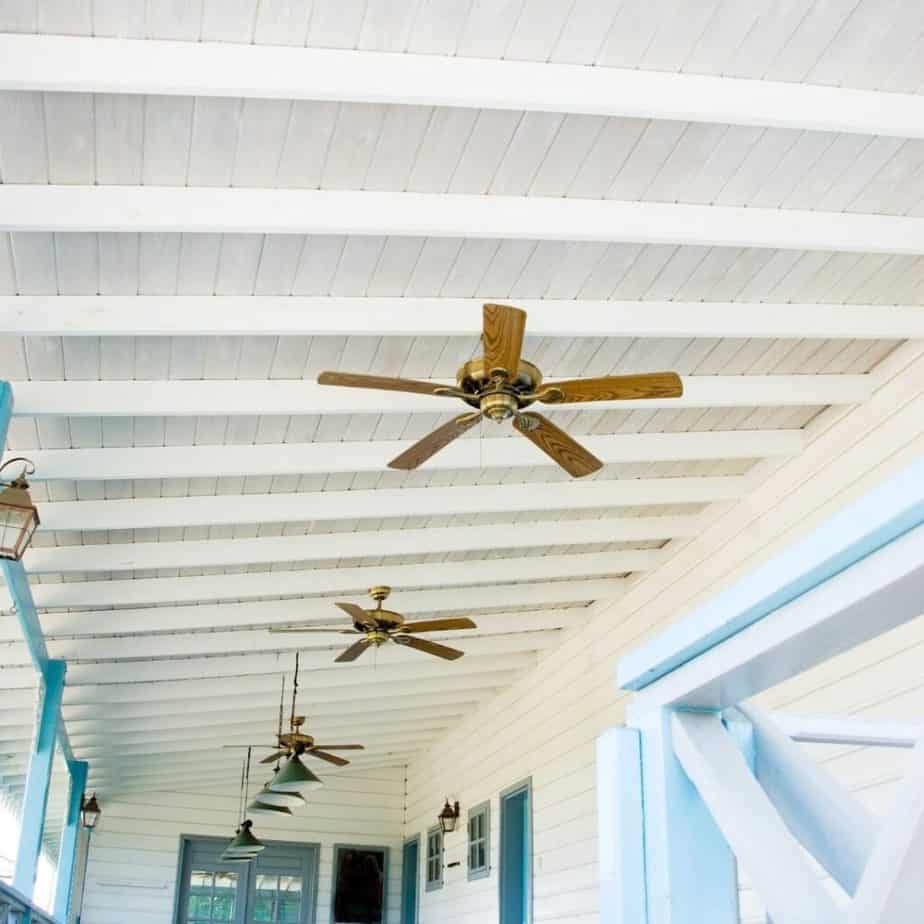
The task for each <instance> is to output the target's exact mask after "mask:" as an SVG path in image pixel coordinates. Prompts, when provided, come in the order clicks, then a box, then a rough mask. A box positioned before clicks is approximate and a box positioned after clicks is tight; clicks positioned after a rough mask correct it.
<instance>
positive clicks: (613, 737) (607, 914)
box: [597, 728, 648, 924]
mask: <svg viewBox="0 0 924 924" xmlns="http://www.w3.org/2000/svg"><path fill="white" fill-rule="evenodd" d="M641 748H642V744H641V734H640V733H639V731H638V730H637V729H635V728H611V729H609V731H606V732H604V733H603V734H602V735H601V736H600V737H599V738H597V818H598V830H599V835H598V840H599V857H600V920H602V921H606V922H607V924H645V922H646V921H647V920H648V908H647V904H648V897H647V892H648V890H647V887H646V884H645V828H644V825H645V810H644V803H643V800H642V750H641Z"/></svg>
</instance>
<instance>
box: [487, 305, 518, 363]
mask: <svg viewBox="0 0 924 924" xmlns="http://www.w3.org/2000/svg"><path fill="white" fill-rule="evenodd" d="M482 330H483V333H482V342H483V344H484V362H485V368H486V369H487V370H488V374H489V375H490V374H493V373H495V372H496V371H498V370H503V371H504V372H506V373H507V379H508V380H511V381H512V380H513V379H515V378H516V377H517V370H518V369H519V367H520V354H521V353H522V351H523V336H524V334H525V333H526V312H525V311H521V310H520V309H519V308H511V307H510V306H509V305H485V306H484V310H483V319H482Z"/></svg>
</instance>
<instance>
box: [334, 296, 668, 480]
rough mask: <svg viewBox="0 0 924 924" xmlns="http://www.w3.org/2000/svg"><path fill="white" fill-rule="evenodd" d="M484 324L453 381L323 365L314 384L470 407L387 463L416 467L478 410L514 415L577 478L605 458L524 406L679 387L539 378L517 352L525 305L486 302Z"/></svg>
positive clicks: (626, 378) (664, 375)
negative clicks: (475, 350)
mask: <svg viewBox="0 0 924 924" xmlns="http://www.w3.org/2000/svg"><path fill="white" fill-rule="evenodd" d="M482 330H483V332H482V336H481V341H482V346H483V348H484V356H480V357H477V358H476V359H472V360H469V362H467V363H466V364H465V365H464V366H462V368H461V369H459V371H458V372H457V373H456V385H455V386H454V387H453V386H447V385H438V384H435V383H433V382H419V381H415V380H413V379H399V378H389V377H386V376H378V375H360V374H353V373H348V372H322V373H321V374H320V375H319V376H318V384H320V385H340V386H344V387H346V388H377V389H382V390H384V391H407V392H414V393H416V394H424V395H436V396H438V397H449V398H458V399H459V400H461V401H464V402H465V404H467V405H468V406H469V407H471V408H474V409H475V410H473V411H469V412H467V413H465V414H461V415H460V416H458V417H455V418H453V419H452V420H450V421H449V422H448V423H445V424H443V426H441V427H439V428H438V429H436V430H434V431H433V432H432V433H431V434H429V435H428V436H425V437H424V438H423V439H422V440H420V441H419V442H417V443H415V444H414V445H413V446H411V447H410V448H409V449H406V450H405V451H404V452H402V453H401V454H400V455H399V456H397V457H396V458H394V459H392V460H391V462H389V463H388V465H389V467H390V468H397V469H402V470H405V471H407V470H411V469H415V468H417V467H418V466H420V465H422V464H423V463H424V462H426V461H427V460H428V459H430V458H432V457H433V456H434V455H436V453H437V452H439V451H440V450H441V449H443V448H445V447H446V446H448V445H449V444H450V443H451V442H452V441H453V440H455V439H457V438H458V437H460V436H462V434H463V433H465V432H466V431H468V430H470V429H471V428H472V427H474V426H475V424H477V423H479V421H480V420H481V419H482V417H487V418H488V419H489V420H493V421H495V423H500V422H501V421H503V420H509V419H510V418H511V417H512V418H513V426H514V429H516V430H517V431H518V432H519V433H522V434H523V436H525V437H526V438H527V439H528V440H530V441H532V442H533V443H534V444H535V445H536V446H538V447H539V449H541V450H542V451H543V452H544V453H546V454H547V455H548V456H550V457H551V458H552V459H553V460H554V461H555V462H556V463H558V464H559V465H560V466H561V467H562V468H563V469H565V471H567V472H568V474H570V475H572V476H574V477H575V478H580V477H582V476H584V475H590V474H591V473H592V472H595V471H597V470H598V469H599V468H601V466H602V465H603V463H602V462H601V461H600V460H599V459H598V458H597V457H596V456H594V455H593V454H592V453H590V452H588V451H587V450H586V449H585V448H584V447H583V446H581V445H580V443H578V442H576V441H575V440H573V439H572V438H571V437H570V436H568V434H567V433H565V432H564V430H562V429H560V428H559V427H557V426H555V424H553V423H552V421H550V420H549V419H548V418H546V417H544V416H543V415H542V414H539V413H537V412H536V411H525V410H524V408H527V407H529V406H530V405H531V404H533V403H535V402H536V401H538V402H540V403H541V404H578V403H585V402H590V401H630V400H637V399H642V398H679V397H680V396H681V395H682V394H683V383H682V382H681V380H680V376H679V375H677V373H675V372H650V373H645V374H642V375H611V376H606V377H603V378H592V379H567V380H565V381H560V382H548V383H543V381H542V373H541V372H540V371H539V369H538V368H537V367H536V366H534V365H533V364H532V363H530V362H527V361H526V360H525V359H522V358H521V355H520V354H521V352H522V350H523V337H524V335H525V332H526V312H525V311H522V310H521V309H519V308H511V307H509V306H507V305H493V304H488V305H485V306H484V311H483V325H482Z"/></svg>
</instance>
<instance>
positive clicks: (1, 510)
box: [0, 458, 39, 561]
mask: <svg viewBox="0 0 924 924" xmlns="http://www.w3.org/2000/svg"><path fill="white" fill-rule="evenodd" d="M15 462H21V463H22V472H21V473H20V474H19V475H18V476H17V477H16V478H14V479H13V480H12V481H4V480H2V478H0V488H2V490H0V558H9V559H12V560H13V561H21V560H22V557H23V555H24V554H25V552H26V549H27V548H28V547H29V543H30V542H31V541H32V536H33V535H34V533H35V530H36V529H37V528H38V525H39V515H38V510H36V508H35V504H33V503H32V498H31V497H30V495H29V482H28V481H26V475H31V474H33V472H35V466H34V465H33V464H32V463H31V462H30V461H29V460H28V459H23V458H16V459H9V460H8V461H6V462H4V463H3V465H0V472H2V471H3V469H5V468H6V467H7V466H8V465H13V464H14V463H15Z"/></svg>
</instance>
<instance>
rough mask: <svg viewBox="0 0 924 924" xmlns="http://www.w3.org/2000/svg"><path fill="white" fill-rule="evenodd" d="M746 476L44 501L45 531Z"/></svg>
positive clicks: (343, 511)
mask: <svg viewBox="0 0 924 924" xmlns="http://www.w3.org/2000/svg"><path fill="white" fill-rule="evenodd" d="M751 487H752V482H751V481H750V479H748V478H747V477H745V476H742V475H729V476H724V477H723V476H717V477H674V478H636V479H624V480H620V481H601V480H597V481H567V482H548V483H535V482H531V483H528V484H503V485H491V484H485V485H478V486H477V487H467V486H466V487H443V486H434V487H429V488H376V489H371V490H356V491H312V492H306V493H299V494H288V493H286V494H241V495H227V494H221V495H215V496H210V497H204V496H193V497H155V498H131V499H126V500H102V501H93V500H87V501H47V502H43V503H42V525H41V528H42V529H46V530H84V529H92V530H106V529H146V528H157V527H177V528H179V527H186V526H204V525H210V526H222V525H239V524H255V523H259V524H264V523H292V522H298V521H314V522H318V521H322V520H352V519H388V518H389V517H400V518H402V519H403V518H405V517H427V516H431V517H441V516H452V515H458V514H481V513H523V512H526V511H532V510H539V509H541V510H543V511H545V512H549V511H565V510H574V511H579V510H606V509H607V508H612V507H621V506H633V507H635V506H642V505H646V504H702V503H709V502H711V501H723V500H736V499H737V498H739V497H743V496H744V495H745V494H747V492H748V491H749V490H750V488H751Z"/></svg>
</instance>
